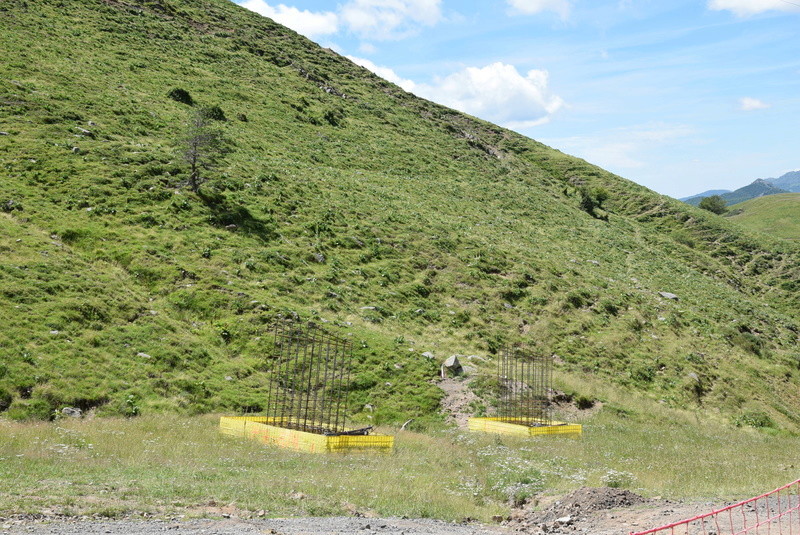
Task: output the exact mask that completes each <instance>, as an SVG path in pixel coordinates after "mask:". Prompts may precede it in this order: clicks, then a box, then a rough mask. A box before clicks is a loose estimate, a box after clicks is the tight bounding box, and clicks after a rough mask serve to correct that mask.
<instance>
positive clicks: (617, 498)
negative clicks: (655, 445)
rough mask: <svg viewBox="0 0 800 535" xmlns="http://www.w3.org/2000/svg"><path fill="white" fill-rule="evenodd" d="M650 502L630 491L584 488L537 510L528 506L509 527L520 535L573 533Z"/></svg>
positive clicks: (519, 512)
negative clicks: (521, 533)
mask: <svg viewBox="0 0 800 535" xmlns="http://www.w3.org/2000/svg"><path fill="white" fill-rule="evenodd" d="M647 501H648V500H647V499H646V498H643V497H642V496H639V495H638V494H635V493H633V492H631V491H629V490H624V489H614V488H609V487H600V488H590V487H582V488H579V489H577V490H574V491H572V492H570V493H569V494H567V495H566V496H563V497H562V498H560V499H558V500H557V501H554V502H552V503H550V504H549V505H546V504H543V503H542V504H539V505H543V506H544V508H542V509H540V510H534V508H535V506H536V504H527V505H526V506H525V507H523V508H521V509H518V510H517V511H515V512H514V513H513V514H512V515H511V518H510V519H509V521H508V522H506V524H507V525H509V526H511V527H513V528H514V529H515V530H516V531H526V532H530V533H572V532H575V531H583V529H582V528H584V527H585V526H591V525H595V524H596V523H597V521H598V520H599V519H603V520H606V519H614V518H615V516H614V515H611V514H610V513H609V511H612V510H616V509H624V508H629V507H632V506H634V505H639V504H643V503H646V502H647Z"/></svg>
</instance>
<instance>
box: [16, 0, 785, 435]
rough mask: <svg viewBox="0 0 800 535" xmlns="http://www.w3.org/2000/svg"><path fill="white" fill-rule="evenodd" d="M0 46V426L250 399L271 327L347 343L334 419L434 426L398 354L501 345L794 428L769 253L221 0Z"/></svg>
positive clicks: (178, 2) (759, 243) (93, 6)
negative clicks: (349, 388)
mask: <svg viewBox="0 0 800 535" xmlns="http://www.w3.org/2000/svg"><path fill="white" fill-rule="evenodd" d="M0 28H1V29H2V31H3V32H2V35H3V37H2V39H0V46H2V50H1V51H0V52H2V55H3V57H4V58H7V59H6V61H4V62H2V63H0V131H2V132H3V134H2V135H0V166H2V167H0V168H1V169H2V180H0V207H3V211H4V214H3V215H2V217H0V225H2V232H1V233H0V250H1V251H2V255H0V291H2V296H3V299H2V300H0V318H2V321H3V325H4V329H3V330H2V331H0V410H3V411H4V412H5V413H6V414H7V415H8V416H10V417H12V418H25V417H30V416H37V417H47V415H48V414H50V413H51V411H53V410H54V409H58V408H60V407H61V406H64V405H72V406H79V407H81V408H84V409H90V408H97V410H98V411H99V412H100V413H103V414H128V415H131V414H138V413H146V412H151V411H156V410H165V409H166V410H180V411H187V412H203V411H211V410H225V411H235V410H259V409H260V408H262V406H263V403H264V399H265V394H264V390H265V384H266V380H267V378H268V376H269V370H270V362H269V361H267V360H266V359H265V358H264V354H265V351H266V350H267V349H268V346H269V332H268V326H269V325H270V324H271V323H272V322H273V321H274V320H275V319H276V318H279V317H297V318H300V319H303V320H315V321H317V322H320V323H322V324H323V325H325V326H326V327H327V328H329V329H330V330H331V331H332V332H335V333H338V334H340V335H342V336H349V337H352V338H353V340H354V341H355V346H356V348H357V355H356V356H357V360H358V362H359V367H358V369H357V370H356V374H355V376H354V379H355V380H354V388H353V392H352V393H351V399H352V401H353V406H354V408H355V412H356V415H355V416H356V417H357V418H361V419H365V418H367V417H368V416H369V417H371V418H373V421H374V422H378V423H380V422H392V421H402V419H405V418H410V417H417V418H424V417H426V416H429V417H432V416H431V415H433V414H435V409H436V406H437V403H438V399H439V396H440V395H441V394H440V393H439V391H438V389H437V388H436V386H435V384H433V383H432V382H431V379H432V378H433V377H435V373H436V367H437V362H435V361H431V360H429V359H427V358H425V357H423V356H421V353H423V352H425V351H432V352H433V353H434V354H435V355H436V357H437V359H443V358H445V357H446V356H448V355H449V354H451V353H466V354H470V353H479V354H483V355H491V354H492V353H493V352H495V351H496V350H497V348H498V347H499V346H500V345H501V344H503V343H507V342H514V341H526V342H527V343H529V344H530V345H532V346H533V347H534V348H535V349H536V350H537V351H540V352H544V353H547V354H551V353H552V354H557V355H558V356H559V357H560V359H559V362H560V364H559V373H560V374H565V375H566V376H568V377H571V378H574V380H572V379H571V381H572V383H571V384H573V385H574V386H573V389H574V390H575V392H576V393H580V391H581V389H582V383H581V377H585V376H586V375H593V376H598V377H600V378H602V380H604V381H608V382H609V383H611V384H612V385H615V388H619V389H623V390H624V389H633V390H637V391H640V392H643V393H645V394H647V395H649V396H651V397H653V398H654V399H656V400H661V401H662V402H663V403H664V404H667V405H669V406H676V407H691V408H697V409H700V410H707V411H709V412H719V413H720V414H721V415H722V417H723V418H725V419H728V420H730V421H733V422H736V423H749V424H752V425H760V426H768V427H772V426H774V427H784V428H790V429H796V428H797V426H798V424H800V394H798V392H800V389H798V386H799V385H800V370H799V369H798V368H799V367H800V352H798V350H797V349H796V347H797V338H798V315H797V310H798V305H800V299H798V297H800V294H799V293H798V290H800V287H798V285H797V282H796V281H797V280H798V275H799V273H798V271H799V270H800V267H798V266H800V262H798V260H799V259H800V258H798V250H797V249H796V248H795V246H794V245H792V244H789V243H786V242H785V241H781V240H775V241H774V242H773V241H769V240H764V238H762V237H758V238H754V237H751V236H749V235H747V234H745V233H743V232H742V231H741V230H740V228H739V227H738V226H736V225H735V224H733V223H731V222H729V221H727V220H725V219H723V218H720V217H717V216H714V215H711V214H709V213H707V212H704V211H701V210H698V209H695V208H693V207H690V206H687V205H685V204H683V203H681V202H679V201H676V200H673V199H670V198H668V197H664V196H660V195H657V194H655V193H653V192H651V191H649V190H647V189H645V188H643V187H640V186H637V185H635V184H633V183H631V182H628V181H626V180H624V179H622V178H620V177H617V176H614V175H612V174H610V173H607V172H605V171H603V170H602V169H599V168H597V167H595V166H592V165H590V164H588V163H586V162H584V161H582V160H579V159H576V158H573V157H570V156H567V155H564V154H562V153H561V152H559V151H556V150H553V149H551V148H548V147H546V146H544V145H542V144H540V143H537V142H536V141H533V140H530V139H527V138H524V137H522V136H520V135H517V134H515V133H513V132H510V131H507V130H504V129H501V128H499V127H496V126H494V125H491V124H488V123H485V122H482V121H479V120H476V119H474V118H470V117H467V116H465V115H463V114H460V113H457V112H454V111H452V110H449V109H446V108H444V107H441V106H438V105H435V104H433V103H430V102H427V101H424V100H421V99H418V98H416V97H414V96H413V95H410V94H408V93H406V92H404V91H402V90H401V89H400V88H398V87H396V86H394V85H392V84H390V83H388V82H386V81H383V80H381V79H379V78H377V77H376V76H374V75H372V74H370V73H369V72H367V71H366V70H364V69H362V68H360V67H358V66H356V65H354V64H352V63H350V62H349V61H347V60H346V59H343V58H342V57H340V56H338V55H336V54H335V53H333V52H332V51H330V50H326V49H321V48H319V47H318V46H316V45H314V44H313V43H311V42H309V41H308V40H306V39H304V38H303V37H300V36H298V35H296V34H295V33H293V32H291V31H290V30H288V29H286V28H283V27H281V26H279V25H276V24H274V23H272V22H271V21H269V20H267V19H264V18H262V17H259V16H257V15H255V14H253V13H251V12H248V11H246V10H244V9H242V8H239V7H237V6H236V5H234V4H232V3H230V2H228V1H227V0H202V1H189V0H139V1H133V0H126V1H122V0H69V1H64V0H44V1H37V2H30V1H23V0H6V1H5V2H3V5H2V6H1V7H0ZM176 89H182V90H184V91H185V92H187V93H188V95H189V96H191V99H192V102H193V104H191V105H190V104H187V103H184V102H181V101H180V100H184V101H188V99H185V98H184V99H180V98H179V99H178V100H176V99H175V98H173V97H174V96H175V95H176V92H175V91H174V90H176ZM170 95H172V96H170ZM210 107H219V110H218V112H219V111H221V112H222V114H223V115H224V120H219V121H215V122H214V124H215V125H216V126H215V127H216V128H219V129H221V130H222V131H223V133H224V135H225V137H226V138H227V139H228V141H229V147H230V152H229V154H228V155H227V156H226V157H225V158H224V159H223V160H221V161H220V164H219V166H218V167H217V168H216V169H213V170H209V171H205V175H204V176H205V177H206V178H207V179H208V181H207V182H206V183H205V184H203V185H202V186H201V188H200V190H199V192H197V193H195V192H192V191H191V190H190V189H188V188H187V187H186V186H185V185H186V181H187V178H188V174H189V171H188V167H187V165H186V164H185V163H184V162H183V160H182V158H181V156H180V151H181V148H182V147H184V144H183V143H182V141H181V137H182V135H181V132H182V131H183V129H184V127H185V126H184V125H185V124H186V122H187V120H189V118H190V117H191V116H192V115H193V114H194V113H196V111H197V110H200V109H207V108H210ZM217 115H218V116H219V113H218V114H217ZM606 193H607V194H608V199H607V200H605V201H603V202H602V206H600V207H598V206H597V204H598V202H599V201H600V200H602V199H603V198H604V197H605V194H606ZM659 292H670V293H673V294H676V295H677V296H678V299H677V300H675V299H669V298H667V297H663V296H662V295H661V294H660V293H659ZM368 403H369V404H371V405H373V406H374V407H375V410H374V412H373V413H370V414H365V413H362V412H361V408H362V407H364V406H365V405H366V404H368Z"/></svg>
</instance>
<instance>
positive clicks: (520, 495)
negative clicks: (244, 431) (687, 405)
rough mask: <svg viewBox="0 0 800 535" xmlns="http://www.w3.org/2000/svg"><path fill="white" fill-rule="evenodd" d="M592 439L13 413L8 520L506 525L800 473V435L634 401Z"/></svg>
mask: <svg viewBox="0 0 800 535" xmlns="http://www.w3.org/2000/svg"><path fill="white" fill-rule="evenodd" d="M626 397H628V401H629V402H631V401H632V402H634V403H632V404H633V405H635V406H636V407H637V408H636V409H635V410H634V409H624V408H622V407H621V406H620V405H619V404H618V403H619V401H621V399H620V400H617V399H608V400H607V402H606V404H605V405H604V407H603V408H602V409H601V410H600V411H598V412H595V413H593V414H592V415H591V416H588V417H585V418H581V423H582V424H583V426H584V433H583V435H582V437H581V438H579V439H570V438H563V437H532V438H517V437H506V436H499V435H490V434H484V433H471V432H468V431H465V430H460V429H456V428H452V427H446V426H443V425H441V424H435V425H427V426H425V427H422V428H420V427H418V428H417V430H415V431H405V430H404V431H401V430H399V429H398V428H396V427H382V428H379V431H380V432H383V433H388V434H393V435H395V437H396V438H395V450H394V451H393V452H392V453H391V454H352V453H351V454H327V455H320V454H316V455H315V454H307V453H298V452H292V451H288V450H283V449H280V448H274V447H268V446H264V445H261V444H259V443H257V442H254V441H249V440H240V439H233V438H231V437H226V436H223V435H220V434H219V432H218V417H217V416H216V415H204V416H197V417H187V416H174V415H170V416H144V417H139V418H131V419H124V418H94V419H83V420H78V419H71V418H63V419H58V420H56V421H54V422H50V423H47V422H36V423H20V422H13V421H9V420H7V419H0V433H2V435H3V437H4V439H3V440H2V441H0V460H2V462H0V481H2V484H0V515H3V516H8V515H12V514H24V513H33V514H39V513H45V514H49V515H68V516H80V515H96V516H100V517H109V518H117V517H123V516H133V517H136V516H147V515H155V516H160V517H163V516H175V515H185V516H187V517H193V516H220V515H222V514H233V515H236V516H240V517H254V516H258V515H261V516H272V517H280V516H292V515H312V516H313V515H353V514H362V515H364V514H366V515H380V516H408V517H412V518H437V519H443V520H450V521H461V520H464V519H465V518H473V519H478V520H480V521H490V520H491V518H492V517H493V516H495V515H503V516H506V515H508V514H509V512H510V510H511V508H512V507H513V506H514V505H519V504H522V503H525V502H526V501H535V500H538V499H540V498H541V497H542V496H548V495H556V496H558V495H561V494H565V493H567V492H569V491H571V490H573V489H576V488H579V487H583V486H595V487H597V486H608V487H614V488H624V489H630V490H632V491H634V492H636V493H639V494H641V495H643V496H646V497H656V496H660V497H662V498H665V499H685V500H703V499H707V500H709V501H712V500H713V501H714V503H721V502H722V501H725V500H734V499H739V498H746V497H749V496H754V495H757V494H759V493H761V492H763V491H766V490H771V489H772V488H777V487H778V486H781V485H783V484H785V483H788V482H790V481H792V480H794V479H796V476H797V469H796V458H795V456H794V455H793V454H792V452H796V451H798V447H800V437H798V436H797V435H791V434H787V433H775V432H765V431H763V430H762V431H759V430H755V429H752V428H750V427H735V426H732V425H730V424H729V423H727V422H725V421H724V420H720V419H709V418H706V417H704V416H703V415H701V414H699V413H693V412H684V411H676V410H674V409H668V408H666V407H664V406H663V404H659V403H657V402H652V401H649V400H647V399H644V398H638V397H636V396H633V397H634V399H630V396H626Z"/></svg>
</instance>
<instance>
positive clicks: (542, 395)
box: [497, 346, 553, 427]
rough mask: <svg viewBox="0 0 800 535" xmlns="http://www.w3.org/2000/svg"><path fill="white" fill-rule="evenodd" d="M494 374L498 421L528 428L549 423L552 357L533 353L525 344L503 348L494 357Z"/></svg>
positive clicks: (550, 414)
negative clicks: (495, 370) (497, 391)
mask: <svg viewBox="0 0 800 535" xmlns="http://www.w3.org/2000/svg"><path fill="white" fill-rule="evenodd" d="M497 375H498V383H499V388H500V392H499V396H498V400H499V403H498V407H497V416H498V418H499V419H500V421H503V422H507V423H512V424H520V425H527V426H530V427H538V426H549V425H552V423H553V417H552V409H551V403H550V399H549V393H550V391H551V385H552V383H553V359H552V357H544V356H539V355H534V354H533V353H532V352H530V351H529V350H528V349H526V348H525V347H524V346H513V347H505V348H503V349H502V350H501V351H500V354H499V358H498V359H497Z"/></svg>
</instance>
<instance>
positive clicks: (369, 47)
mask: <svg viewBox="0 0 800 535" xmlns="http://www.w3.org/2000/svg"><path fill="white" fill-rule="evenodd" d="M358 51H359V52H363V53H364V54H374V53H376V52H377V51H378V47H376V46H375V45H373V44H372V43H367V42H364V43H361V44H360V45H358Z"/></svg>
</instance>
